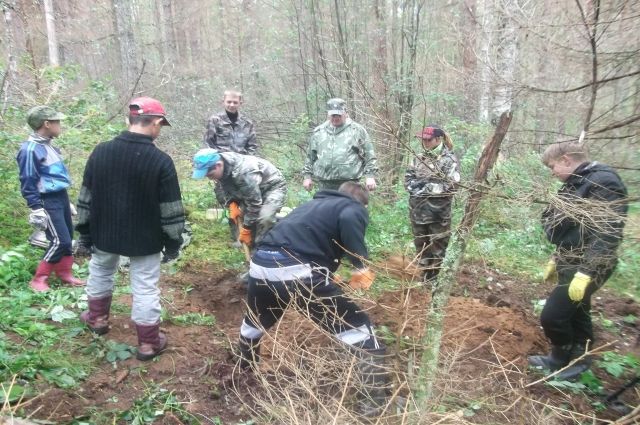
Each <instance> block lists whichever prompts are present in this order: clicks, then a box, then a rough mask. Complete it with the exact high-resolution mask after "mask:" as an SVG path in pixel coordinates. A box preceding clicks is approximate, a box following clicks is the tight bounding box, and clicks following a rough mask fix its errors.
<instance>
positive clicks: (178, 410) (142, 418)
mask: <svg viewBox="0 0 640 425" xmlns="http://www.w3.org/2000/svg"><path fill="white" fill-rule="evenodd" d="M167 412H171V413H173V414H174V415H176V416H177V417H178V418H179V419H180V420H181V421H182V423H185V424H198V423H200V422H199V421H198V419H197V418H196V417H194V416H193V415H191V414H190V413H189V412H187V411H186V410H185V409H183V408H182V404H181V402H180V401H178V399H177V397H176V396H175V394H174V393H173V391H168V390H166V389H164V388H157V387H149V388H147V389H146V390H145V394H144V397H142V398H139V399H138V400H136V401H135V402H134V403H133V406H131V408H130V409H128V410H126V411H124V412H122V413H120V415H119V419H121V420H123V421H126V422H127V423H129V424H131V425H142V424H150V423H154V422H156V421H157V420H159V419H160V418H161V417H162V416H164V415H165V414H166V413H167Z"/></svg>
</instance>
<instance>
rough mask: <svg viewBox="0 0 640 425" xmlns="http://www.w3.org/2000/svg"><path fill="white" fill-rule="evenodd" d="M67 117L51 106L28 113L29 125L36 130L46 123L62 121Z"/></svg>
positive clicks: (35, 108) (38, 107) (31, 110)
mask: <svg viewBox="0 0 640 425" xmlns="http://www.w3.org/2000/svg"><path fill="white" fill-rule="evenodd" d="M65 118H66V116H65V115H64V114H62V113H60V112H58V111H56V110H55V109H53V108H51V107H49V106H36V107H34V108H31V109H30V110H29V112H27V124H29V127H31V128H32V129H34V130H37V129H39V128H40V127H42V126H43V125H44V122H45V121H60V120H63V119H65Z"/></svg>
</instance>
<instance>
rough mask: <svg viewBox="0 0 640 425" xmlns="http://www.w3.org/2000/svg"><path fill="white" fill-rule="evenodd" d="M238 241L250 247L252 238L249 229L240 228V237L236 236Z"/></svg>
mask: <svg viewBox="0 0 640 425" xmlns="http://www.w3.org/2000/svg"><path fill="white" fill-rule="evenodd" d="M238 240H239V241H240V242H242V243H243V244H245V245H247V246H249V247H250V246H251V244H252V243H253V238H252V237H251V229H247V228H246V227H244V226H242V228H241V229H240V236H238Z"/></svg>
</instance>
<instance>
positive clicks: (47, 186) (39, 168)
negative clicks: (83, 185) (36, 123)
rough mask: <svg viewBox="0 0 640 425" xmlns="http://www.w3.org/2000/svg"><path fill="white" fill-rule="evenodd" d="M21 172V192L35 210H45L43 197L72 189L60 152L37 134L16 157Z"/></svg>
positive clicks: (22, 146)
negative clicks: (41, 195)
mask: <svg viewBox="0 0 640 425" xmlns="http://www.w3.org/2000/svg"><path fill="white" fill-rule="evenodd" d="M16 161H17V162H18V169H19V172H20V192H21V193H22V197H23V198H24V199H25V200H26V201H27V205H28V206H29V208H31V209H37V208H42V199H41V197H40V194H43V193H52V192H59V191H61V190H66V189H67V188H68V187H69V186H70V185H71V178H70V177H69V171H67V167H65V166H64V163H63V162H62V155H61V154H60V151H59V150H58V149H56V148H54V147H53V146H52V145H51V139H46V138H44V137H42V136H40V135H38V134H37V133H34V134H32V135H30V136H29V139H28V140H27V141H26V142H24V143H23V144H22V145H21V146H20V150H19V151H18V155H17V157H16Z"/></svg>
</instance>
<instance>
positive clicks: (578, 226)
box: [542, 162, 628, 276]
mask: <svg viewBox="0 0 640 425" xmlns="http://www.w3.org/2000/svg"><path fill="white" fill-rule="evenodd" d="M627 209H628V203H627V189H626V187H625V186H624V184H623V183H622V180H621V179H620V177H619V176H618V174H617V173H616V172H615V171H614V170H613V168H611V167H609V166H607V165H604V164H600V163H598V162H585V163H583V164H581V165H579V166H578V168H576V169H575V171H574V172H573V175H571V176H570V177H569V178H568V179H567V181H566V182H565V183H564V185H563V186H562V187H561V188H560V190H559V191H558V194H557V197H556V199H555V200H553V201H552V203H551V205H549V207H547V209H546V210H545V211H544V212H543V214H542V225H543V227H544V231H545V234H546V236H547V239H548V240H549V241H550V242H551V243H553V244H554V245H556V247H557V248H556V254H555V255H556V259H557V260H559V261H560V262H564V263H568V264H577V265H578V269H579V271H581V272H582V273H585V274H587V275H589V276H593V275H594V273H595V272H596V271H598V269H599V268H601V267H610V266H611V265H612V264H615V261H616V258H617V257H616V250H617V248H618V246H619V245H620V242H621V240H622V232H623V229H624V224H625V219H626V216H627Z"/></svg>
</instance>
